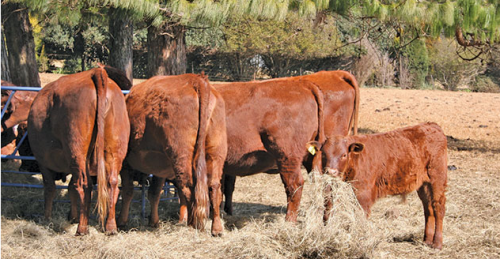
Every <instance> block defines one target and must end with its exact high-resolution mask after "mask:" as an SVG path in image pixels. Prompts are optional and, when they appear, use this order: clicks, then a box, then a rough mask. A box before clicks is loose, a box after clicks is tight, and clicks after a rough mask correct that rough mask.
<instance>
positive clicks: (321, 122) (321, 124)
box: [310, 82, 326, 172]
mask: <svg viewBox="0 0 500 259" xmlns="http://www.w3.org/2000/svg"><path fill="white" fill-rule="evenodd" d="M310 90H311V92H312V93H313V95H314V98H315V99H316V103H317V104H318V112H317V114H318V130H317V132H318V133H317V135H316V138H315V141H316V142H318V144H319V146H318V150H317V151H316V153H315V154H314V157H313V161H312V170H313V171H316V172H321V168H322V165H321V158H322V151H321V146H322V145H323V144H324V143H325V140H326V137H325V119H324V115H323V92H322V91H321V90H320V89H319V86H318V85H316V84H314V83H312V82H311V84H310Z"/></svg>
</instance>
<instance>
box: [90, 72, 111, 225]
mask: <svg viewBox="0 0 500 259" xmlns="http://www.w3.org/2000/svg"><path fill="white" fill-rule="evenodd" d="M94 71H95V73H94V75H93V77H92V80H93V81H94V85H95V87H96V92H97V108H96V120H95V125H96V126H95V128H96V129H97V132H96V135H95V136H96V137H95V142H94V147H93V150H94V156H95V157H96V161H97V185H98V196H97V205H96V206H97V210H98V213H99V220H100V222H101V224H102V225H103V227H104V222H105V219H106V216H107V214H108V208H109V201H110V198H109V192H108V180H107V175H106V168H105V161H104V123H105V121H104V119H105V112H106V89H107V88H108V75H107V73H106V71H105V70H104V69H101V68H96V69H95V70H94ZM89 150H92V149H91V148H90V149H89Z"/></svg>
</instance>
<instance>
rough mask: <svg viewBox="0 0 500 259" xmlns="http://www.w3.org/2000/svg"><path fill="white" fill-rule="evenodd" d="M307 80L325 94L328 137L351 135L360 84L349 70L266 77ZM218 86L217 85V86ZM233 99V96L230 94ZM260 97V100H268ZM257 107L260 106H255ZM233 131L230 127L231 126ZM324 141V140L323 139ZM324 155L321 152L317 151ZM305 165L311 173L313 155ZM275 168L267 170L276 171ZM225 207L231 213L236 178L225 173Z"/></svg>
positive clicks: (262, 160)
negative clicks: (289, 76)
mask: <svg viewBox="0 0 500 259" xmlns="http://www.w3.org/2000/svg"><path fill="white" fill-rule="evenodd" d="M297 79H299V80H307V81H310V82H313V83H314V84H315V85H316V86H317V87H318V88H319V89H320V90H321V92H322V93H323V98H324V101H323V103H324V104H323V114H324V115H323V116H324V127H323V128H324V134H325V135H326V136H334V135H348V134H349V132H350V130H351V129H352V131H353V133H354V134H357V131H358V113H359V98H360V97H359V87H358V83H357V81H356V78H354V76H353V75H352V74H350V73H349V72H347V71H342V70H337V71H321V72H317V73H314V74H311V75H304V76H299V77H291V78H283V79H278V80H277V81H276V79H273V80H267V82H281V81H283V80H297ZM217 87H218V86H217ZM229 98H231V97H229ZM265 101H266V100H261V101H260V102H265ZM256 107H258V106H256ZM228 131H231V129H228ZM320 142H321V143H322V141H320ZM229 153H231V152H229ZM318 156H321V154H318ZM269 160H271V159H270V158H266V157H262V158H260V163H261V164H266V163H270V162H269ZM303 165H304V167H305V168H306V170H307V171H308V172H311V171H312V169H313V156H312V155H310V154H307V155H306V157H305V158H304V161H303ZM275 171H276V170H267V172H275ZM223 179H224V184H223V188H224V195H225V199H226V201H225V204H224V210H225V211H226V212H227V213H228V214H230V215H232V213H233V208H232V193H233V191H234V185H235V182H236V177H235V176H233V175H230V174H225V175H224V177H223Z"/></svg>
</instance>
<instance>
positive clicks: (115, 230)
mask: <svg viewBox="0 0 500 259" xmlns="http://www.w3.org/2000/svg"><path fill="white" fill-rule="evenodd" d="M105 234H106V236H113V235H116V234H118V230H117V229H112V230H106V232H105Z"/></svg>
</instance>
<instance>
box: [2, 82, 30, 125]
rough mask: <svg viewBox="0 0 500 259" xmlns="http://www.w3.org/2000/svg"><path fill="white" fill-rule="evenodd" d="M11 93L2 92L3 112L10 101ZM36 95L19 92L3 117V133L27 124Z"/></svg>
mask: <svg viewBox="0 0 500 259" xmlns="http://www.w3.org/2000/svg"><path fill="white" fill-rule="evenodd" d="M10 94H11V91H2V110H3V108H4V106H5V105H6V103H7V100H8V99H9V95H10ZM35 95H36V93H33V92H25V91H17V92H16V93H15V94H14V96H13V97H12V99H11V100H10V104H9V106H8V108H7V111H6V112H5V114H4V116H3V117H2V129H1V130H2V131H1V132H3V131H4V130H7V129H10V128H11V127H13V126H15V125H17V124H19V123H22V122H25V121H26V120H27V119H28V114H29V112H30V107H31V103H32V102H33V99H34V97H35Z"/></svg>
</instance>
